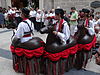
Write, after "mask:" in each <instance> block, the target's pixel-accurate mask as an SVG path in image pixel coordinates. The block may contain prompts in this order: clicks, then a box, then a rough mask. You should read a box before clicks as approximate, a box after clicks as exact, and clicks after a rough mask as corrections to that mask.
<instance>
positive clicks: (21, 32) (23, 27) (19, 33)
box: [14, 19, 34, 43]
mask: <svg viewBox="0 0 100 75" xmlns="http://www.w3.org/2000/svg"><path fill="white" fill-rule="evenodd" d="M25 21H27V23H28V24H29V25H30V27H31V29H32V30H33V31H34V24H33V23H32V22H31V21H30V20H29V19H27V20H25ZM27 23H24V22H21V23H19V25H18V28H17V31H16V32H15V36H14V37H16V38H20V39H21V43H23V42H26V41H28V40H30V39H32V36H30V37H23V36H24V32H29V31H30V28H29V26H28V25H27Z"/></svg>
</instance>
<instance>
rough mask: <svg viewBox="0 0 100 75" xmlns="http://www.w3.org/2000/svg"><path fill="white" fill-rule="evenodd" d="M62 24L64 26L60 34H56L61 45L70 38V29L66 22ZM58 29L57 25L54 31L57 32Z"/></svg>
mask: <svg viewBox="0 0 100 75" xmlns="http://www.w3.org/2000/svg"><path fill="white" fill-rule="evenodd" d="M63 24H64V26H63V29H62V32H58V33H57V36H58V37H59V38H60V39H61V41H62V43H63V44H66V41H67V40H68V39H69V37H70V29H69V26H68V24H67V22H66V21H64V22H63ZM58 28H59V24H57V26H56V31H58Z"/></svg>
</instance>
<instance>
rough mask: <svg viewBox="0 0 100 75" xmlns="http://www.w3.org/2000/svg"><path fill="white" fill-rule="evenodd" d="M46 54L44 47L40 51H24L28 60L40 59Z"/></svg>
mask: <svg viewBox="0 0 100 75" xmlns="http://www.w3.org/2000/svg"><path fill="white" fill-rule="evenodd" d="M43 52H44V47H40V48H38V49H35V50H26V49H24V54H25V56H26V57H27V58H31V57H33V56H35V57H40V56H41V55H42V54H43Z"/></svg>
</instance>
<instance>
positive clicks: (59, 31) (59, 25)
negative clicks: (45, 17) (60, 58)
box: [46, 9, 70, 45]
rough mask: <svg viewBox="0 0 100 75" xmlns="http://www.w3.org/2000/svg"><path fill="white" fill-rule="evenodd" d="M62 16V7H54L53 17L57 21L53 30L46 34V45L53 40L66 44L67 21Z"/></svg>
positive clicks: (67, 35) (68, 32)
mask: <svg viewBox="0 0 100 75" xmlns="http://www.w3.org/2000/svg"><path fill="white" fill-rule="evenodd" d="M63 18H64V11H63V9H55V19H56V20H57V22H56V23H55V25H54V31H53V32H51V33H49V34H48V37H47V42H46V43H47V45H50V44H51V43H52V42H53V41H55V40H56V41H58V42H60V43H62V44H67V41H68V40H69V37H70V30H69V26H68V24H67V22H66V21H65V20H64V19H63ZM51 39H52V40H51Z"/></svg>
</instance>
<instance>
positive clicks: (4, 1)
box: [0, 0, 11, 8]
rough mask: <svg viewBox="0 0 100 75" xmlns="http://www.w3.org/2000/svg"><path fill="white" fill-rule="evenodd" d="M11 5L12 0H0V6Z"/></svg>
mask: <svg viewBox="0 0 100 75" xmlns="http://www.w3.org/2000/svg"><path fill="white" fill-rule="evenodd" d="M8 6H11V0H0V7H3V8H7V7H8Z"/></svg>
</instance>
